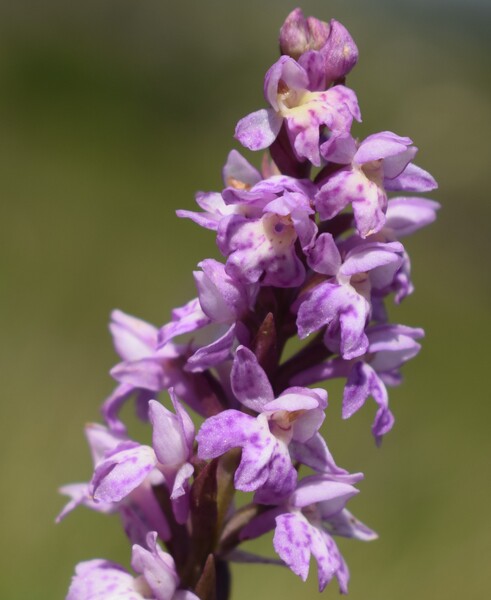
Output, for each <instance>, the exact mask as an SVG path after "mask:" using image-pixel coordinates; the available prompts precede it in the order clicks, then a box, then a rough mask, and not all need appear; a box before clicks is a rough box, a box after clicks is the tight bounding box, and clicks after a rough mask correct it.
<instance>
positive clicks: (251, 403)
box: [230, 346, 274, 412]
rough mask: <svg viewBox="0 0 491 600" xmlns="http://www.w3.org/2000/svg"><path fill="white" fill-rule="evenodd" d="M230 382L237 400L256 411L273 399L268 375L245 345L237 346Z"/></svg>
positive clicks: (260, 410)
mask: <svg viewBox="0 0 491 600" xmlns="http://www.w3.org/2000/svg"><path fill="white" fill-rule="evenodd" d="M230 382H231V385H232V390H233V392H234V395H235V397H236V398H237V400H239V402H241V403H242V404H243V405H244V406H247V407H248V408H251V409H252V410H255V411H256V412H262V411H263V410H264V406H265V405H266V404H267V403H268V402H271V401H273V400H274V394H273V389H272V387H271V384H270V382H269V379H268V376H267V375H266V373H265V372H264V370H263V369H262V367H261V366H260V365H259V363H258V361H257V358H256V355H255V354H254V353H253V352H252V351H251V350H249V348H246V347H245V346H239V347H238V348H237V351H236V354H235V359H234V364H233V367H232V372H231V374H230Z"/></svg>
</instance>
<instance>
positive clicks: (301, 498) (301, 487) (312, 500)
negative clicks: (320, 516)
mask: <svg viewBox="0 0 491 600" xmlns="http://www.w3.org/2000/svg"><path fill="white" fill-rule="evenodd" d="M358 493H359V490H357V489H356V488H355V487H353V486H352V485H350V484H348V483H342V482H338V481H332V480H331V479H329V478H325V477H323V476H322V475H311V476H309V477H305V478H304V479H302V481H301V482H300V483H299V484H298V486H297V489H296V490H295V491H294V492H293V494H292V495H291V496H290V503H291V504H292V506H295V507H297V508H304V507H305V506H309V505H310V504H317V503H318V502H323V503H324V505H323V506H324V508H325V509H327V507H328V506H329V511H328V514H329V515H333V514H336V513H337V512H339V511H340V510H342V509H343V508H344V507H345V505H346V502H348V500H349V499H350V498H352V497H353V496H356V494H358ZM324 514H326V512H325V513H324Z"/></svg>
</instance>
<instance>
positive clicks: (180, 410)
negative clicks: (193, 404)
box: [169, 388, 196, 456]
mask: <svg viewBox="0 0 491 600" xmlns="http://www.w3.org/2000/svg"><path fill="white" fill-rule="evenodd" d="M169 396H170V397H171V400H172V405H173V406H174V410H175V411H176V416H177V418H178V419H179V428H180V430H181V435H182V437H183V439H184V441H185V443H186V445H187V448H188V452H189V456H190V455H191V452H192V448H193V444H194V438H195V433H196V430H195V427H194V423H193V421H192V419H191V417H190V416H189V415H188V413H187V411H186V410H185V408H184V406H183V405H182V404H181V402H179V399H178V395H177V393H175V390H174V388H170V389H169Z"/></svg>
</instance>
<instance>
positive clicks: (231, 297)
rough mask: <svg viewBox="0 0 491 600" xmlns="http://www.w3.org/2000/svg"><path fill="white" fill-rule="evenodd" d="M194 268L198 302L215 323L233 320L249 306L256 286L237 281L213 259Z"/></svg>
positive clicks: (255, 291) (223, 266) (222, 265)
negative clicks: (200, 269) (196, 269)
mask: <svg viewBox="0 0 491 600" xmlns="http://www.w3.org/2000/svg"><path fill="white" fill-rule="evenodd" d="M199 266H200V267H201V268H202V270H203V271H202V272H199V271H195V272H194V279H195V282H196V287H197V289H198V296H199V303H200V306H201V309H202V310H203V312H204V313H205V314H206V315H207V316H208V317H210V319H212V321H214V322H215V323H230V322H232V321H235V320H236V319H238V318H240V317H242V316H243V315H244V314H245V313H246V312H247V311H248V310H249V308H250V306H251V304H252V302H253V300H254V296H255V294H256V293H257V290H256V289H251V288H252V287H254V286H245V285H244V284H243V283H240V282H239V281H236V280H235V279H233V278H232V277H230V275H228V274H227V272H226V271H225V265H224V264H222V263H220V262H218V261H216V260H213V259H211V258H209V259H206V260H203V261H202V262H200V263H199Z"/></svg>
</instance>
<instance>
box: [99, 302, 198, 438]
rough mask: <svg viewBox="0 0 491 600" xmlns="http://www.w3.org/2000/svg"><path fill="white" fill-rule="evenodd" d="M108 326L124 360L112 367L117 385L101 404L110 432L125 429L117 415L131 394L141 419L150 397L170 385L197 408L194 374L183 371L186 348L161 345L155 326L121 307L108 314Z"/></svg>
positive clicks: (145, 416) (145, 418)
mask: <svg viewBox="0 0 491 600" xmlns="http://www.w3.org/2000/svg"><path fill="white" fill-rule="evenodd" d="M109 329H110V331H111V334H112V336H113V341H114V346H115V348H116V351H117V352H118V354H119V356H120V357H121V358H122V359H123V360H122V361H121V362H120V363H118V364H117V365H116V366H115V367H113V368H112V369H111V375H112V377H113V378H114V379H115V380H116V381H117V382H118V386H117V387H116V389H115V390H114V391H113V392H112V394H111V395H110V396H109V397H108V398H107V399H106V401H105V402H104V404H103V406H102V414H103V416H104V418H105V420H106V422H107V424H108V425H109V427H110V428H111V429H112V430H113V431H115V432H119V433H124V432H125V431H126V427H125V425H124V423H123V422H122V421H121V419H120V418H119V416H118V415H119V411H120V409H121V407H122V405H123V404H124V403H125V402H126V400H127V399H128V398H130V397H131V396H133V395H136V408H137V414H138V416H139V417H140V418H141V419H142V420H144V421H147V420H148V402H149V400H150V399H152V398H155V397H156V395H157V394H158V393H159V392H161V391H163V390H166V389H169V388H170V387H174V388H175V390H176V393H177V394H178V395H179V397H180V398H182V399H183V400H184V401H185V402H186V403H187V404H189V405H190V406H192V407H194V408H196V407H199V404H200V398H199V394H198V393H197V391H196V386H195V383H194V380H193V376H192V375H191V374H188V373H185V372H184V370H183V367H184V364H185V362H186V359H187V357H186V349H185V348H183V347H178V346H176V345H174V344H172V343H168V344H166V345H165V346H163V347H160V346H159V343H158V333H159V332H158V329H157V328H156V327H154V326H153V325H150V323H146V322H145V321H142V320H141V319H137V318H136V317H132V316H130V315H127V314H125V313H124V312H122V311H120V310H114V311H113V312H112V313H111V323H110V325H109ZM198 410H199V408H198Z"/></svg>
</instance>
